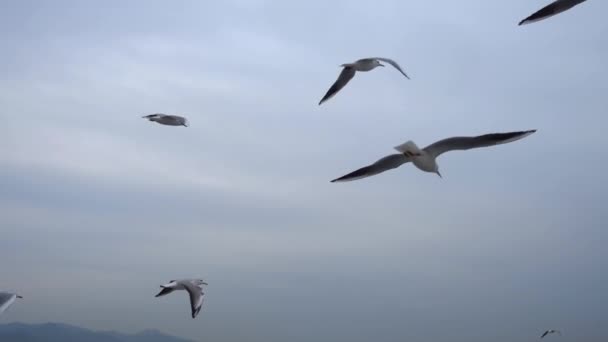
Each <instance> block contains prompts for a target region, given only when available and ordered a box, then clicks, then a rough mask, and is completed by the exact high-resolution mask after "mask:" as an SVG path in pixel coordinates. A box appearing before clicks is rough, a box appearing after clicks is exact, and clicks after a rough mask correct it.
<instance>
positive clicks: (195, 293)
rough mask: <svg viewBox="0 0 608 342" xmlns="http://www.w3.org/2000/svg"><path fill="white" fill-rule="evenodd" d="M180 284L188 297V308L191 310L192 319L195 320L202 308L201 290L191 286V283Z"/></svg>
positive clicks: (181, 282) (182, 282) (183, 282)
mask: <svg viewBox="0 0 608 342" xmlns="http://www.w3.org/2000/svg"><path fill="white" fill-rule="evenodd" d="M180 284H182V285H183V286H184V288H185V289H186V291H188V295H190V308H191V309H192V318H195V317H196V315H198V313H199V311H201V307H202V306H203V296H204V293H203V289H202V288H200V287H199V286H197V285H195V284H193V283H192V282H191V281H180Z"/></svg>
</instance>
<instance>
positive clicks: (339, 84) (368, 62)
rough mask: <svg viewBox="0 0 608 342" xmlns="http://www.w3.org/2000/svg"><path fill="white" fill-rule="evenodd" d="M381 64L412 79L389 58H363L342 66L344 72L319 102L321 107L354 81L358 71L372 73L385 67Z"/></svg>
mask: <svg viewBox="0 0 608 342" xmlns="http://www.w3.org/2000/svg"><path fill="white" fill-rule="evenodd" d="M380 62H385V63H388V64H390V65H392V66H393V67H394V68H395V69H397V70H399V72H401V73H402V74H403V76H405V77H406V78H408V79H409V78H410V77H409V76H408V75H407V74H406V73H405V71H403V69H401V67H400V66H399V64H397V62H395V61H394V60H392V59H389V58H382V57H372V58H363V59H360V60H358V61H356V62H354V63H346V64H342V65H341V67H342V68H343V69H342V72H341V73H340V75H339V76H338V79H337V80H336V82H334V84H332V86H331V87H330V88H329V90H328V91H327V93H325V96H323V98H322V99H321V101H320V102H319V105H321V104H322V103H323V102H325V101H327V100H329V99H330V98H332V97H333V96H334V95H336V94H337V93H338V92H339V91H340V90H341V89H342V88H344V86H346V84H347V83H348V82H349V81H350V80H352V79H353V77H355V73H356V72H357V71H370V70H374V69H375V68H377V67H383V66H384V64H382V63H380Z"/></svg>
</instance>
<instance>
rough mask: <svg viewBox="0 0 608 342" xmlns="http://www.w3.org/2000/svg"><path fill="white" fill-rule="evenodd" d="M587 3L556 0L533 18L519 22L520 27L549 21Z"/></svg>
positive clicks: (581, 0) (579, 0)
mask: <svg viewBox="0 0 608 342" xmlns="http://www.w3.org/2000/svg"><path fill="white" fill-rule="evenodd" d="M583 2H585V0H555V1H554V2H552V3H550V4H548V5H547V6H545V7H543V8H541V9H540V10H538V11H537V12H535V13H534V14H532V15H531V16H529V17H527V18H526V19H524V20H522V21H520V22H519V25H525V24H531V23H534V22H537V21H541V20H543V19H547V18H549V17H552V16H554V15H556V14H560V13H562V12H564V11H567V10H569V9H571V8H572V7H574V6H576V5H578V4H580V3H583Z"/></svg>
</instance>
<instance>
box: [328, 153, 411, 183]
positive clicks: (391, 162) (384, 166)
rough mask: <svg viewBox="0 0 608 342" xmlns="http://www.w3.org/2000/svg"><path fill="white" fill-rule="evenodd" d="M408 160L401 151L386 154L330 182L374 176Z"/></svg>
mask: <svg viewBox="0 0 608 342" xmlns="http://www.w3.org/2000/svg"><path fill="white" fill-rule="evenodd" d="M409 161H410V159H409V158H408V157H407V156H405V155H404V154H402V153H398V154H391V155H388V156H386V157H384V158H382V159H380V160H378V161H377V162H375V163H373V164H371V165H368V166H365V167H362V168H360V169H358V170H356V171H353V172H351V173H349V174H347V175H345V176H342V177H340V178H336V179H334V180H332V181H331V182H332V183H335V182H348V181H353V180H357V179H361V178H366V177H370V176H374V175H377V174H379V173H382V172H384V171H388V170H392V169H395V168H398V167H399V166H401V165H403V164H405V163H407V162H409Z"/></svg>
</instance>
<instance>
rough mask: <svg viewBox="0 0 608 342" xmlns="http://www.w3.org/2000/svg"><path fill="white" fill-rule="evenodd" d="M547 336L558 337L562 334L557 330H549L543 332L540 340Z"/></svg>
mask: <svg viewBox="0 0 608 342" xmlns="http://www.w3.org/2000/svg"><path fill="white" fill-rule="evenodd" d="M549 334H558V335H560V336H561V335H562V332H561V331H559V330H553V329H551V330H547V331H545V332H544V333H543V334H542V335H541V336H540V338H543V337H545V336H547V335H549Z"/></svg>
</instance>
